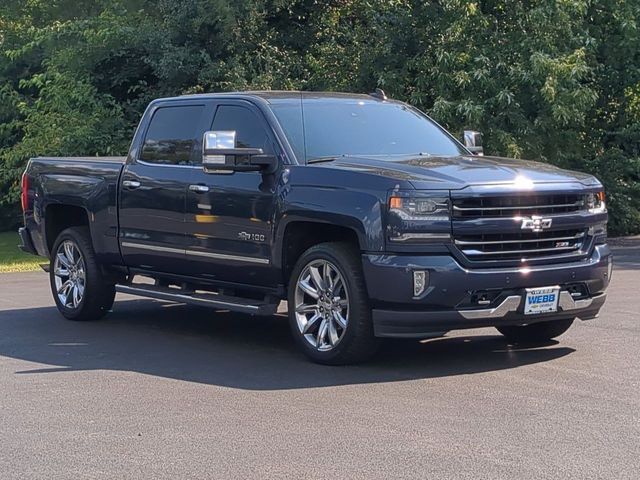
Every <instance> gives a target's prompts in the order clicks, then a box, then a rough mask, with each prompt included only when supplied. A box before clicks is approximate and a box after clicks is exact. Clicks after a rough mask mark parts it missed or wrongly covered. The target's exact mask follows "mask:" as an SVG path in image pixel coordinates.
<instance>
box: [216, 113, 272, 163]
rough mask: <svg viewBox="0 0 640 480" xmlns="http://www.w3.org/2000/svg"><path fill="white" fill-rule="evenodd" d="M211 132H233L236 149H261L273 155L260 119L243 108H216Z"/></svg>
mask: <svg viewBox="0 0 640 480" xmlns="http://www.w3.org/2000/svg"><path fill="white" fill-rule="evenodd" d="M211 130H235V132H236V147H238V148H261V149H262V150H263V151H264V153H268V154H273V146H272V145H271V141H270V140H269V135H268V134H267V130H266V129H265V128H264V125H263V123H262V122H261V121H260V118H259V117H258V116H257V115H256V114H255V113H254V112H253V111H251V110H249V109H248V108H245V107H238V106H232V105H222V106H220V107H218V111H217V112H216V117H215V119H214V120H213V125H212V126H211Z"/></svg>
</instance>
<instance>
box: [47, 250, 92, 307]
mask: <svg viewBox="0 0 640 480" xmlns="http://www.w3.org/2000/svg"><path fill="white" fill-rule="evenodd" d="M53 275H54V279H55V286H56V295H57V296H58V300H59V301H60V303H61V304H62V305H63V306H65V307H66V308H72V309H76V308H78V306H79V305H80V302H82V298H83V296H84V288H85V282H86V271H85V265H84V259H83V258H82V254H81V253H80V249H78V247H77V246H76V245H75V244H74V243H73V242H72V241H70V240H65V241H64V242H62V243H61V244H60V246H59V247H58V250H57V251H56V257H55V259H54V261H53Z"/></svg>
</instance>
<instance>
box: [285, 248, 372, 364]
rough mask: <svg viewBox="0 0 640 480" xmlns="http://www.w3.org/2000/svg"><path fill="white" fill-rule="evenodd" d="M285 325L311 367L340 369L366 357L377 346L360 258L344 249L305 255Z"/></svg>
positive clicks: (311, 251) (296, 270)
mask: <svg viewBox="0 0 640 480" xmlns="http://www.w3.org/2000/svg"><path fill="white" fill-rule="evenodd" d="M288 302H289V323H290V326H291V331H292V333H293V336H294V338H295V341H296V343H297V344H298V345H299V346H300V347H301V349H302V351H303V352H304V353H305V354H306V355H307V356H308V357H309V358H311V359H312V360H313V361H315V362H318V363H324V364H331V365H339V364H347V363H356V362H359V361H362V360H365V359H366V358H368V357H369V356H371V355H372V354H373V353H374V352H375V350H376V347H377V346H378V339H376V338H375V337H374V335H373V324H372V321H371V308H370V307H369V298H368V295H367V291H366V286H365V283H364V277H363V274H362V265H361V262H360V252H359V251H357V250H356V249H355V248H353V247H352V246H351V245H349V244H346V243H323V244H320V245H316V246H314V247H311V248H310V249H308V250H307V251H306V252H305V253H304V254H302V256H301V257H300V259H299V260H298V262H297V263H296V266H295V267H294V269H293V272H292V275H291V280H290V283H289V298H288Z"/></svg>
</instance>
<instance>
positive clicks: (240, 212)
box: [186, 100, 279, 285]
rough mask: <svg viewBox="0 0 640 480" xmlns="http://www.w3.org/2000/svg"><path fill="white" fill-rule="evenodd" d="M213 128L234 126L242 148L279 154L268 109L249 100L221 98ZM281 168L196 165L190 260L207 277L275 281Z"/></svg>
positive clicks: (189, 194) (246, 281)
mask: <svg viewBox="0 0 640 480" xmlns="http://www.w3.org/2000/svg"><path fill="white" fill-rule="evenodd" d="M208 130H233V131H235V132H236V146H237V147H247V148H249V147H254V148H261V149H262V150H263V151H264V153H265V154H276V155H277V154H278V153H279V150H278V147H277V144H276V142H275V137H274V135H273V132H272V130H271V127H270V126H269V125H268V123H267V121H266V120H265V118H264V115H263V114H262V112H261V111H260V110H259V109H258V108H257V107H256V106H254V105H253V104H251V103H250V102H247V101H243V100H220V101H218V102H217V108H216V109H215V116H214V118H213V121H211V120H210V124H209V128H208ZM277 178H278V173H276V174H268V175H265V174H262V173H260V172H234V173H231V174H229V173H220V174H211V173H205V172H204V171H203V170H202V169H200V168H198V169H194V170H192V177H191V182H190V188H189V190H188V191H187V216H186V222H187V233H188V238H187V260H188V263H189V264H190V269H192V271H193V272H194V273H195V274H196V275H198V276H200V277H203V279H210V280H211V279H214V280H218V281H225V282H231V283H241V284H251V285H271V284H273V282H274V281H275V277H274V269H273V266H272V263H271V260H272V259H271V248H272V245H271V240H272V237H273V235H272V227H273V216H274V208H275V199H276V194H275V191H276V187H277V180H276V179H277Z"/></svg>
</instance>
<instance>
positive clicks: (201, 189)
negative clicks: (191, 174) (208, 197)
mask: <svg viewBox="0 0 640 480" xmlns="http://www.w3.org/2000/svg"><path fill="white" fill-rule="evenodd" d="M189 190H191V191H192V192H196V193H207V192H208V191H209V187H207V186H206V185H189Z"/></svg>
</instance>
